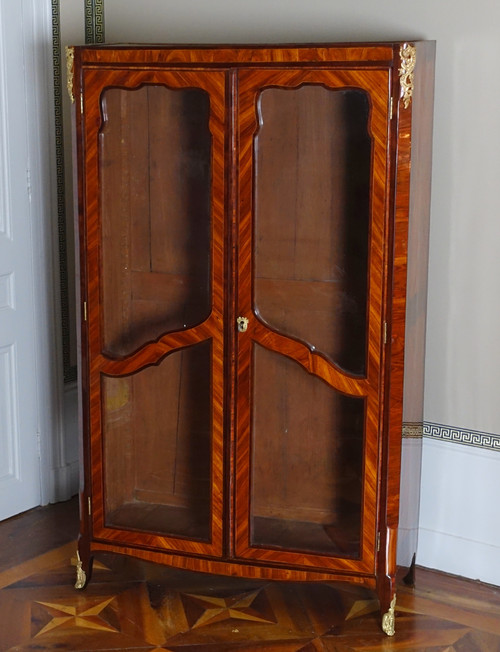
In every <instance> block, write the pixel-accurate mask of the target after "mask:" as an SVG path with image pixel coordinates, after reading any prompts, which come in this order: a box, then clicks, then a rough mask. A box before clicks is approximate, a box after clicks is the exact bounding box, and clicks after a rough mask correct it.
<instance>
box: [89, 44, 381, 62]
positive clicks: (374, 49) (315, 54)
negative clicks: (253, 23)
mask: <svg viewBox="0 0 500 652" xmlns="http://www.w3.org/2000/svg"><path fill="white" fill-rule="evenodd" d="M79 51H80V53H81V57H82V61H83V62H84V63H86V64H89V65H92V64H101V65H102V64H105V65H113V64H119V65H123V64H128V65H129V66H158V65H162V66H165V65H167V66H172V65H176V64H196V63H198V64H200V63H202V64H205V65H206V64H214V65H219V66H221V65H226V66H227V65H245V64H246V65H248V64H249V63H250V64H255V63H261V64H276V63H289V64H293V63H297V64H301V65H303V64H307V63H310V64H316V65H318V64H335V63H337V64H341V65H344V66H345V65H346V63H359V62H363V63H364V64H369V63H370V62H373V63H375V64H380V63H381V62H385V63H388V62H390V61H392V58H393V50H392V47H391V44H390V43H386V44H384V43H377V44H374V43H366V44H362V43H360V44H352V43H350V44H339V45H330V44H325V45H295V46H290V45H286V46H282V47H280V46H272V47H271V46H269V47H266V46H262V45H247V46H230V45H229V46H217V47H213V46H210V45H208V46H205V47H201V46H195V47H193V46H184V47H183V46H178V45H176V46H168V45H167V46H157V47H155V46H148V47H147V48H145V47H144V46H135V47H134V46H121V47H120V46H112V47H102V46H101V47H97V48H93V47H85V48H84V47H82V48H79Z"/></svg>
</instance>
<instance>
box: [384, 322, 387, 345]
mask: <svg viewBox="0 0 500 652" xmlns="http://www.w3.org/2000/svg"><path fill="white" fill-rule="evenodd" d="M387 331H388V327H387V322H386V321H385V322H384V344H387Z"/></svg>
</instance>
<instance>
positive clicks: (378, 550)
mask: <svg viewBox="0 0 500 652" xmlns="http://www.w3.org/2000/svg"><path fill="white" fill-rule="evenodd" d="M377 552H380V532H377Z"/></svg>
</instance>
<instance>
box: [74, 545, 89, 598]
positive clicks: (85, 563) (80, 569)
mask: <svg viewBox="0 0 500 652" xmlns="http://www.w3.org/2000/svg"><path fill="white" fill-rule="evenodd" d="M92 561H93V558H92V557H86V556H85V555H83V560H82V557H81V556H80V551H79V550H78V549H77V550H76V581H75V589H84V588H85V587H86V586H87V584H88V583H89V580H90V576H91V574H92Z"/></svg>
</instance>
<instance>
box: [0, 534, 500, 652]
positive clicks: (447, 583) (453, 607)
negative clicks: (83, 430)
mask: <svg viewBox="0 0 500 652" xmlns="http://www.w3.org/2000/svg"><path fill="white" fill-rule="evenodd" d="M103 558H104V559H103V561H104V563H100V564H99V563H96V566H95V569H94V576H93V578H92V581H91V582H90V584H89V586H88V587H87V589H86V590H85V591H76V590H75V589H74V588H73V581H74V572H75V571H74V567H73V566H72V564H71V561H70V560H71V551H70V548H69V546H64V547H62V548H60V549H58V550H55V551H53V554H52V555H49V556H47V555H42V556H41V557H40V558H39V565H38V567H36V564H34V563H31V564H30V565H29V566H27V567H26V569H27V573H26V574H25V576H23V573H22V572H21V571H19V572H18V573H17V575H16V574H15V573H14V575H13V574H12V569H10V570H9V571H8V573H9V575H6V573H0V651H5V652H7V651H9V652H21V651H23V650H26V651H27V650H67V651H71V652H78V651H83V650H110V649H112V650H122V651H131V652H132V651H133V652H139V650H141V651H142V650H148V651H149V650H153V651H159V650H170V651H171V652H174V651H175V652H190V651H193V652H210V651H213V652H224V651H232V650H234V651H239V652H241V651H252V650H255V651H256V652H258V651H259V650H262V651H264V650H265V651H269V652H299V651H300V652H317V651H318V652H319V651H321V652H329V651H332V652H333V651H335V652H357V651H361V650H363V652H378V651H382V650H384V651H385V650H404V651H406V652H445V651H446V652H476V651H478V652H483V651H484V652H500V589H498V590H496V589H494V588H490V587H487V588H484V587H483V589H482V590H481V589H477V588H476V585H475V584H474V583H468V582H467V581H465V588H470V591H471V595H469V597H467V594H466V593H465V592H464V590H462V592H460V591H459V590H458V589H457V587H458V585H457V586H455V583H456V582H459V580H454V579H453V578H452V579H450V580H447V579H446V578H445V579H443V577H442V576H439V574H438V575H437V579H436V578H435V577H434V576H433V575H432V573H431V572H429V571H423V570H421V571H420V570H419V573H418V575H417V582H419V579H418V578H419V575H420V576H421V580H420V582H419V583H417V587H416V588H415V589H410V588H408V587H405V586H404V585H401V586H400V587H399V589H398V606H397V608H396V635H395V636H394V638H391V639H389V638H387V637H386V636H385V635H384V634H383V633H382V632H381V630H380V623H379V620H380V615H379V610H378V602H377V600H376V599H374V596H373V594H372V593H371V592H370V591H367V590H365V589H362V588H357V587H352V586H342V585H328V584H322V583H320V584H307V583H304V584H286V583H272V582H252V581H248V580H241V579H235V578H214V577H212V576H205V575H196V574H194V573H181V572H180V571H174V570H172V569H168V568H162V567H157V566H152V565H148V564H144V563H140V562H137V561H133V560H129V559H127V558H118V557H115V558H113V557H111V556H110V557H106V556H103ZM34 561H36V560H34ZM11 577H14V581H13V582H11V583H10V584H9V583H5V582H2V579H3V578H7V580H6V581H8V579H9V578H11ZM462 589H463V587H462ZM488 591H489V592H488Z"/></svg>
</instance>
